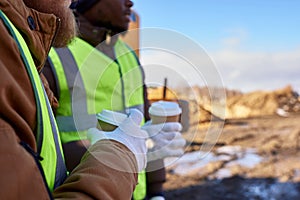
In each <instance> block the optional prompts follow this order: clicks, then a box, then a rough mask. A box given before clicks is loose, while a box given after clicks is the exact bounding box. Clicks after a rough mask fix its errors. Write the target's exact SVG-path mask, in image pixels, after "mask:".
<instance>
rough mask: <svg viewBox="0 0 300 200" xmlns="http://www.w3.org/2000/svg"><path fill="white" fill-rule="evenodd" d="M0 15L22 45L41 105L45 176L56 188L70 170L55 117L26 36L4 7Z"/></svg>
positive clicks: (39, 123)
mask: <svg viewBox="0 0 300 200" xmlns="http://www.w3.org/2000/svg"><path fill="white" fill-rule="evenodd" d="M0 16H1V19H2V20H3V22H4V24H5V25H6V27H7V28H8V30H9V31H10V34H11V35H12V37H13V38H14V39H15V41H16V43H17V45H18V48H19V51H20V55H21V57H22V59H23V62H24V65H25V67H26V70H27V73H28V76H29V78H30V81H31V84H32V87H33V92H34V95H35V100H36V106H37V109H36V110H37V114H36V115H37V127H36V130H37V138H36V141H37V153H38V155H39V156H40V157H41V158H43V159H42V160H41V161H40V164H41V166H42V172H41V173H42V175H43V176H45V179H46V182H47V185H48V188H49V190H50V191H51V192H52V191H53V190H54V189H55V188H56V187H57V186H59V185H61V184H62V183H63V181H64V180H65V178H66V177H67V170H66V166H65V162H64V157H63V151H62V147H61V141H60V137H59V133H58V129H57V125H56V123H55V118H54V116H53V113H52V110H51V106H50V103H49V100H48V97H47V95H46V93H45V90H44V87H43V84H42V82H41V80H40V76H39V74H38V72H37V70H36V66H35V64H34V61H33V59H32V57H31V53H30V51H29V49H28V47H27V45H26V42H25V40H24V39H23V37H22V36H21V34H20V33H19V31H18V30H17V29H16V28H15V26H14V25H13V24H12V23H11V22H10V20H9V19H8V18H7V17H6V15H5V14H4V13H3V12H2V11H1V10H0Z"/></svg>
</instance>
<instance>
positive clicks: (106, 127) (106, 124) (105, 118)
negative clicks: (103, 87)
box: [96, 110, 127, 131]
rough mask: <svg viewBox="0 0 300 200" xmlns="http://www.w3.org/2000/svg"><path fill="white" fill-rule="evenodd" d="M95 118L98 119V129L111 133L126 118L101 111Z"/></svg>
mask: <svg viewBox="0 0 300 200" xmlns="http://www.w3.org/2000/svg"><path fill="white" fill-rule="evenodd" d="M96 117H97V119H98V124H97V128H98V129H100V130H102V131H113V130H115V129H116V128H117V127H118V126H119V125H120V124H121V123H122V122H123V121H124V120H125V119H126V118H127V115H126V114H124V113H120V112H114V111H111V110H102V111H101V112H100V113H97V114H96Z"/></svg>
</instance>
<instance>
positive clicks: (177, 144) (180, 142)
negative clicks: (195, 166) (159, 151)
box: [168, 138, 186, 149]
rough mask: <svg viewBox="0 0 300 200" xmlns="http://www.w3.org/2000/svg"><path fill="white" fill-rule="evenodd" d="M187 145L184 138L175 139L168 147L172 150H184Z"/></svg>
mask: <svg viewBox="0 0 300 200" xmlns="http://www.w3.org/2000/svg"><path fill="white" fill-rule="evenodd" d="M185 144H186V141H185V139H183V138H174V139H173V140H172V141H171V142H170V143H169V145H168V147H169V148H172V149H183V148H184V146H185Z"/></svg>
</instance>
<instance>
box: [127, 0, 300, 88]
mask: <svg viewBox="0 0 300 200" xmlns="http://www.w3.org/2000/svg"><path fill="white" fill-rule="evenodd" d="M134 3H135V5H134V7H133V9H134V10H136V11H137V12H138V13H139V15H140V18H141V24H140V26H141V28H147V27H157V28H163V29H168V30H174V31H175V32H177V33H180V34H182V35H184V36H186V37H188V38H190V39H191V40H193V41H194V42H195V43H197V44H199V45H200V46H201V47H202V48H203V49H204V50H205V51H206V52H207V54H208V55H209V56H210V58H211V59H212V60H213V62H214V63H215V65H216V68H217V69H218V70H219V72H220V76H221V78H222V81H223V83H224V86H225V87H228V88H231V89H239V90H242V91H245V92H247V91H253V90H260V89H263V90H273V89H277V88H282V87H284V86H285V85H287V84H291V85H292V86H293V87H294V89H295V90H297V91H299V89H300V1H299V0H185V1H178V0H177V1H176V0H172V1H170V0H151V1H149V0H136V1H134ZM142 37H143V35H141V38H142ZM143 56H144V57H143ZM146 56H147V55H143V54H142V55H141V60H142V64H143V60H146V61H147V58H145V57H146ZM174 67H175V68H176V66H174ZM145 68H146V67H145ZM146 75H147V77H148V80H151V79H154V78H155V75H154V74H153V73H151V70H150V71H149V70H147V69H146ZM203 79H205V77H204V78H203ZM199 82H201V81H199ZM202 82H203V81H202ZM204 82H205V81H204ZM192 84H194V83H192ZM200 85H201V83H200Z"/></svg>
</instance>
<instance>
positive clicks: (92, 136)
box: [87, 109, 148, 172]
mask: <svg viewBox="0 0 300 200" xmlns="http://www.w3.org/2000/svg"><path fill="white" fill-rule="evenodd" d="M142 119H143V115H142V113H141V112H140V111H139V110H137V109H130V115H129V117H128V118H127V119H126V120H124V121H123V122H122V124H120V126H119V127H118V128H116V129H115V130H114V131H111V132H105V131H100V130H99V129H97V128H90V129H89V130H88V131H87V138H88V139H89V140H90V142H91V145H93V144H95V143H96V142H97V141H99V140H106V139H108V140H115V141H117V142H120V143H122V144H123V145H125V146H126V147H127V148H128V149H129V150H130V151H131V152H132V153H133V154H134V155H135V158H136V161H137V164H138V172H140V171H142V170H143V169H144V168H145V167H146V164H147V157H146V154H147V148H146V138H147V137H148V134H147V133H146V132H145V131H144V130H142V129H141V128H140V125H139V124H140V123H141V121H142Z"/></svg>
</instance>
